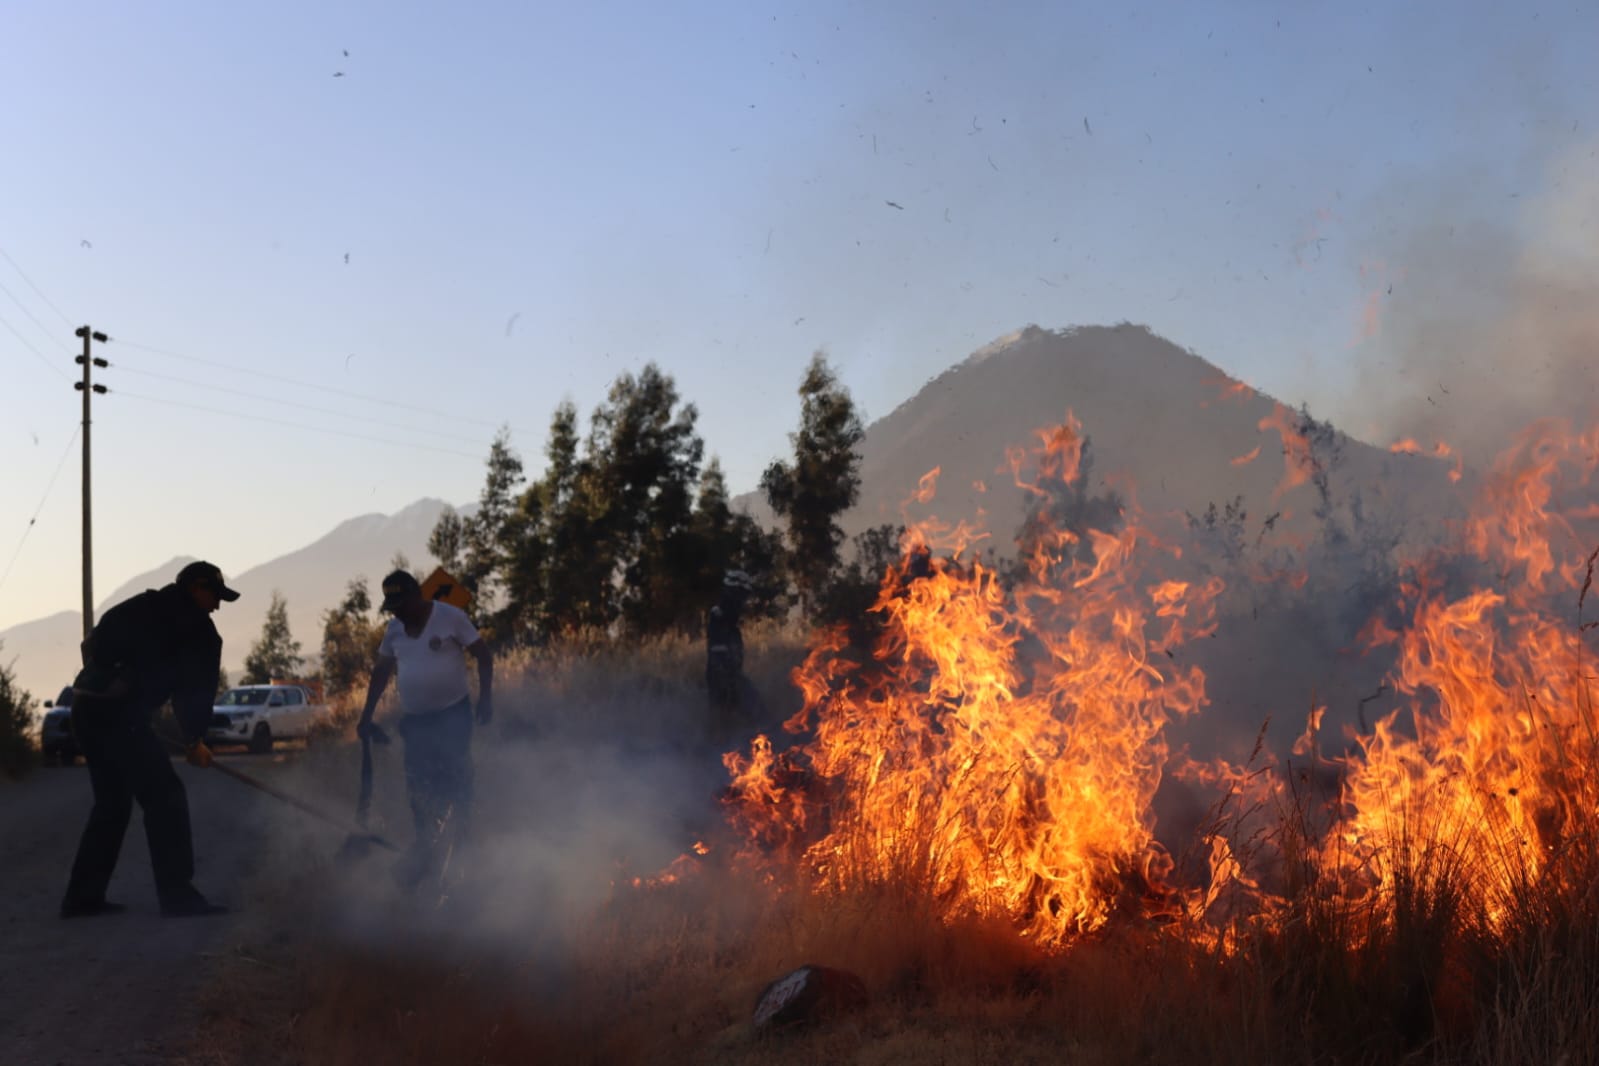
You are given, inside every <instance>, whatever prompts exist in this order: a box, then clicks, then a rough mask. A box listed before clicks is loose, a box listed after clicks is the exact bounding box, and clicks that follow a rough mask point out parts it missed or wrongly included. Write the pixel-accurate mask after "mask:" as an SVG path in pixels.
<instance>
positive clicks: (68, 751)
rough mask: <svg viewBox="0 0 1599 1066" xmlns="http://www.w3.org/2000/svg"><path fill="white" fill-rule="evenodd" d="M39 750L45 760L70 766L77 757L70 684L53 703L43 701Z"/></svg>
mask: <svg viewBox="0 0 1599 1066" xmlns="http://www.w3.org/2000/svg"><path fill="white" fill-rule="evenodd" d="M39 751H40V753H41V754H43V755H44V758H45V761H46V762H59V763H60V764H61V765H62V766H71V765H72V763H73V761H74V760H76V759H77V757H78V740H77V738H76V737H75V736H73V733H72V686H71V685H68V686H67V687H66V688H64V689H62V690H61V695H60V696H58V697H57V698H56V701H55V702H54V703H51V702H50V701H49V700H45V701H44V719H43V720H42V721H41V722H40V723H39Z"/></svg>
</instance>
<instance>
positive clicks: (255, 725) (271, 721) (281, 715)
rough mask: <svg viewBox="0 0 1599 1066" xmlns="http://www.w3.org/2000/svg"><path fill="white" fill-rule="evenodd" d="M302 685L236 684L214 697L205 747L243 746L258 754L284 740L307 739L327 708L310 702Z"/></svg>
mask: <svg viewBox="0 0 1599 1066" xmlns="http://www.w3.org/2000/svg"><path fill="white" fill-rule="evenodd" d="M312 699H313V695H312V692H311V690H310V689H308V688H306V687H305V686H303V685H239V686H237V687H236V688H230V689H228V690H227V691H226V692H224V693H223V694H222V695H220V696H218V697H217V700H216V703H215V704H213V705H212V707H211V727H210V728H209V729H208V730H206V734H205V740H206V743H207V744H245V745H248V746H249V749H250V750H251V751H252V752H255V753H257V754H261V753H264V752H269V751H271V750H272V745H273V744H275V743H276V742H278V741H280V740H284V739H290V738H295V737H302V738H309V737H310V735H311V728H312V726H313V725H315V723H316V722H317V720H318V719H320V718H322V717H324V716H326V714H327V713H328V709H327V708H326V707H324V706H322V705H320V704H317V703H313V702H312Z"/></svg>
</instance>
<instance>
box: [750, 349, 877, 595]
mask: <svg viewBox="0 0 1599 1066" xmlns="http://www.w3.org/2000/svg"><path fill="white" fill-rule="evenodd" d="M799 394H800V426H799V429H798V431H796V432H794V433H792V434H790V435H789V440H790V441H791V442H792V443H793V445H794V458H793V461H792V462H785V461H782V460H779V461H777V462H774V463H772V464H771V465H770V466H768V467H767V468H766V472H765V473H764V474H762V475H761V488H762V490H763V491H764V492H765V493H766V501H767V502H768V503H769V504H771V506H772V510H773V511H775V512H777V515H778V517H779V518H782V519H783V520H784V522H785V523H786V525H787V530H788V545H789V550H790V559H789V568H790V573H791V575H792V577H793V580H794V583H795V584H796V585H797V586H798V587H799V592H800V596H801V600H802V602H803V603H805V604H806V606H807V609H808V610H811V611H814V610H815V606H816V596H817V594H818V593H819V592H820V591H821V590H822V588H823V586H824V585H825V583H826V581H827V578H828V575H829V574H831V573H832V572H833V571H834V569H835V568H836V567H837V566H838V561H839V547H840V546H841V545H842V544H843V541H844V530H843V527H842V526H841V525H840V524H839V521H838V519H839V516H840V515H842V514H843V513H844V512H845V511H847V510H849V509H850V508H851V507H853V506H854V505H855V501H856V500H857V499H858V498H859V497H860V484H861V479H860V461H861V458H860V454H859V453H858V452H857V451H856V450H855V448H856V445H858V444H859V443H860V441H861V438H862V437H864V436H865V435H866V431H865V430H864V429H863V428H862V426H861V420H860V416H859V415H858V414H857V413H856V411H855V403H854V401H853V400H852V399H851V398H850V394H849V390H848V389H846V388H845V387H844V386H843V385H842V384H840V383H839V381H838V378H837V377H836V375H834V373H833V370H832V368H831V367H829V366H828V364H827V359H826V357H825V356H823V355H822V353H820V352H817V353H816V354H815V355H814V356H812V357H811V363H810V366H809V367H808V368H807V369H806V371H805V377H804V379H803V380H802V381H801V382H800V388H799Z"/></svg>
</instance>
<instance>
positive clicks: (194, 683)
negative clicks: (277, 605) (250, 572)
mask: <svg viewBox="0 0 1599 1066" xmlns="http://www.w3.org/2000/svg"><path fill="white" fill-rule="evenodd" d="M221 667H222V637H221V636H220V635H219V634H218V633H217V627H216V626H215V625H214V624H212V622H211V616H210V615H209V614H207V613H206V612H205V611H203V610H201V609H200V608H199V607H197V606H196V605H195V603H194V601H193V600H191V599H190V598H189V596H188V594H187V593H186V592H184V591H183V590H182V589H179V588H178V586H176V585H168V586H166V587H165V588H161V589H150V590H148V591H145V592H141V593H139V594H138V595H137V596H134V597H133V598H132V599H128V600H123V601H122V602H121V603H119V604H117V605H116V606H115V607H113V608H111V609H110V610H109V611H107V612H106V613H105V614H104V615H102V616H101V618H100V621H99V624H97V625H96V626H95V627H94V630H93V631H92V632H91V633H90V634H89V639H88V640H86V641H84V642H83V670H82V672H80V673H79V674H78V677H77V680H76V681H74V682H73V687H74V688H75V689H76V690H77V692H78V696H79V697H80V698H79V700H77V701H75V702H77V703H81V704H82V705H83V710H84V711H85V713H86V714H87V715H88V716H89V717H91V719H93V718H100V719H109V720H116V721H119V722H122V723H125V724H128V725H135V726H137V725H148V724H150V723H151V722H152V721H153V720H154V717H155V713H156V712H157V711H158V710H160V708H161V705H162V704H163V703H166V702H167V701H168V700H171V701H172V710H173V713H174V714H175V715H176V716H177V719H178V726H179V728H180V729H182V730H183V734H184V738H185V739H186V740H189V741H195V740H199V739H201V738H202V737H204V736H205V731H206V727H207V726H209V725H210V723H211V706H212V704H213V703H214V702H215V698H216V691H217V677H218V674H219V672H220V670H221Z"/></svg>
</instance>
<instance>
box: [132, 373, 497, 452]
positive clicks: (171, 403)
mask: <svg viewBox="0 0 1599 1066" xmlns="http://www.w3.org/2000/svg"><path fill="white" fill-rule="evenodd" d="M113 391H114V392H115V394H116V395H117V396H126V397H128V398H129V399H133V400H143V401H145V402H146V403H159V404H165V405H167V406H168V407H186V408H188V409H190V410H193V411H204V412H206V413H207V414H213V415H224V416H226V417H228V418H242V419H245V420H246V421H250V422H265V423H267V424H268V425H272V426H279V427H287V428H290V429H304V430H308V431H310V432H312V433H326V434H328V435H330V436H334V437H349V438H351V439H352V440H364V441H370V442H372V443H374V444H388V445H391V446H393V447H396V448H414V449H416V450H417V451H423V452H437V453H438V454H440V455H456V456H460V457H461V458H463V459H482V458H483V457H482V456H481V455H474V454H473V453H471V452H458V451H455V450H453V449H450V448H435V447H432V446H431V445H427V444H417V443H415V442H414V441H405V440H391V439H389V438H386V437H371V436H367V435H366V434H364V433H349V432H346V431H345V430H342V429H329V428H327V427H326V426H318V425H314V424H312V423H309V422H284V421H281V420H280V419H276V418H266V417H264V416H262V415H252V414H247V413H245V412H243V411H224V410H222V409H221V408H218V407H206V406H204V405H202V404H197V403H184V402H183V401H182V400H169V399H166V398H165V397H162V396H146V395H144V394H143V393H138V392H129V391H127V390H126V389H116V390H113Z"/></svg>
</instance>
